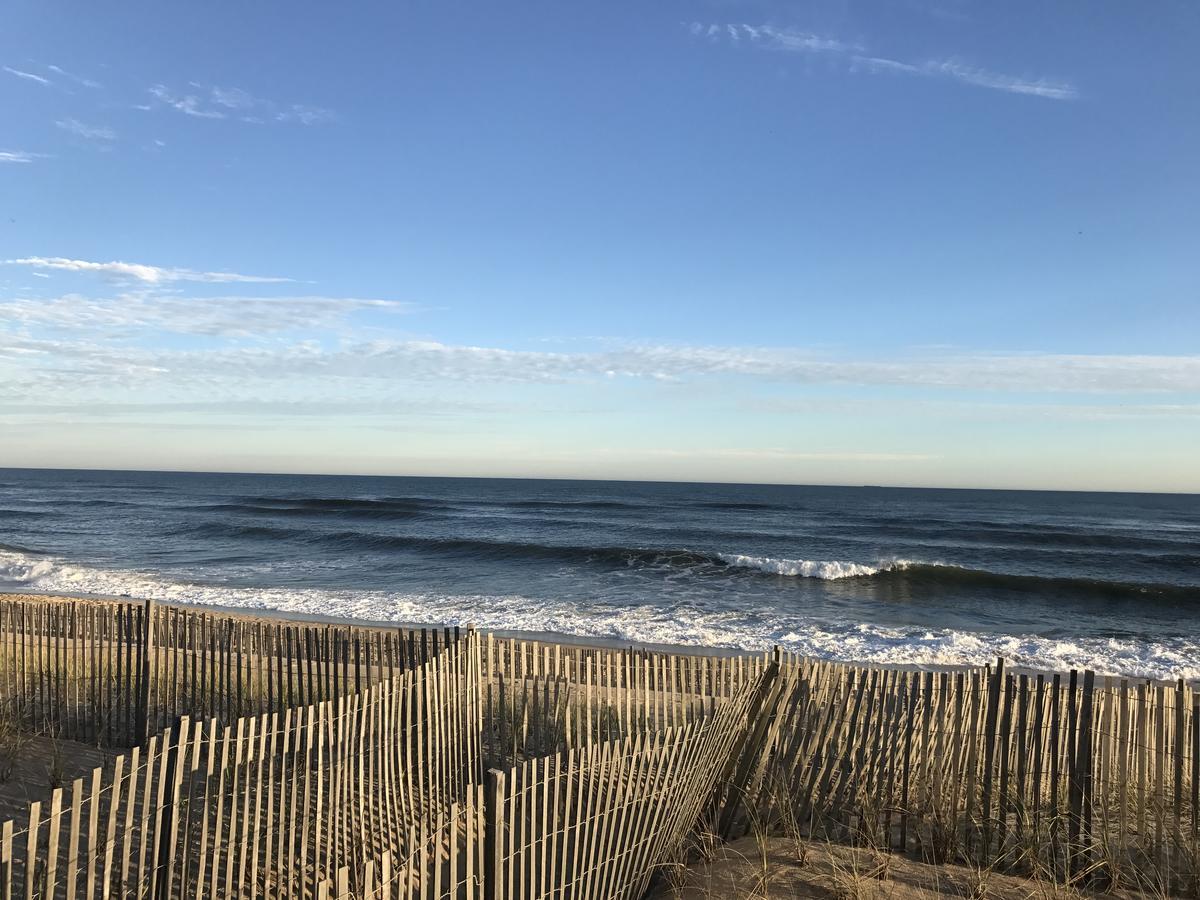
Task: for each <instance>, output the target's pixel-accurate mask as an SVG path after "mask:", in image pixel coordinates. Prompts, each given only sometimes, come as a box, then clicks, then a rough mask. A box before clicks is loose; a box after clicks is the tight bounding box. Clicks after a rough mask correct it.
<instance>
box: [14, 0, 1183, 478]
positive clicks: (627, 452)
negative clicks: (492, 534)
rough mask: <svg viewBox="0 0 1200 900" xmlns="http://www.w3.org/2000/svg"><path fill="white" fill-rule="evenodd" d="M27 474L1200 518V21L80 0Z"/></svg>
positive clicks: (49, 101)
mask: <svg viewBox="0 0 1200 900" xmlns="http://www.w3.org/2000/svg"><path fill="white" fill-rule="evenodd" d="M3 18H4V27H3V29H0V109H2V110H3V117H2V118H0V466H5V465H7V466H47V467H60V466H61V467H76V468H150V469H190V470H212V471H258V472H331V473H334V472H336V473H373V474H398V475H403V474H413V475H481V476H516V477H578V478H629V479H652V480H657V479H665V480H698V481H722V482H781V483H824V484H894V485H916V486H951V487H1012V488H1057V489H1081V490H1092V489H1094V490H1146V491H1184V492H1200V277H1198V275H1200V212H1198V211H1200V177H1198V175H1197V160H1200V105H1198V102H1197V97H1200V59H1198V58H1197V55H1196V52H1195V48H1196V46H1197V45H1200V6H1197V5H1195V4H1191V3H1184V2H1174V0H1164V2H1162V3H1159V4H1155V5H1154V6H1153V8H1152V9H1149V8H1146V7H1134V6H1131V5H1129V4H1125V3H1118V2H1105V0H1098V2H1093V3H1088V4H1082V5H1081V4H1046V3H1033V2H1029V3H1024V2H1013V3H1003V4H997V3H985V2H982V0H980V2H972V0H895V2H887V3H883V2H878V3H866V2H852V0H839V2H833V0H814V2H811V3H796V2H786V3H785V2H770V0H764V2H753V0H744V2H743V0H708V2H675V0H665V2H658V3H653V4H646V3H629V2H608V3H603V4H586V3H541V2H526V3H520V4H486V3H463V2H457V0H448V2H439V3H434V2H411V3H403V2H402V3H397V2H388V3H373V2H361V3H353V4H334V3H312V2H289V3H277V2H261V3H227V2H220V0H211V2H205V3H187V4H184V3H168V4H163V3H146V2H138V0H128V2H122V3H120V4H97V3H88V4H85V3H62V4H53V3H46V2H44V0H10V2H9V3H7V4H6V5H5V10H4V13H3Z"/></svg>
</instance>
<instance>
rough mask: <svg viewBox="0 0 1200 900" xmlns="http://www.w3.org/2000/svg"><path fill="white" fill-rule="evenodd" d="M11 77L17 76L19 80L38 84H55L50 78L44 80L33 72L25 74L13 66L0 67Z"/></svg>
mask: <svg viewBox="0 0 1200 900" xmlns="http://www.w3.org/2000/svg"><path fill="white" fill-rule="evenodd" d="M0 68H3V69H4V71H5V72H7V73H8V74H9V75H15V76H16V77H17V78H24V79H25V80H26V81H36V82H37V83H38V84H45V85H49V84H53V82H52V81H50V79H49V78H43V77H42V76H41V75H35V74H34V73H33V72H25V71H22V70H21V69H14V68H13V67H12V66H0Z"/></svg>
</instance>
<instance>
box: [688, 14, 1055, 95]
mask: <svg viewBox="0 0 1200 900" xmlns="http://www.w3.org/2000/svg"><path fill="white" fill-rule="evenodd" d="M688 30H689V31H690V32H691V33H692V34H693V35H694V36H696V37H703V38H707V39H709V40H711V41H721V40H725V41H727V42H729V43H733V44H738V43H746V44H749V45H751V46H758V47H762V48H764V49H771V50H781V51H790V52H796V53H826V54H830V55H834V56H838V57H840V58H843V59H845V60H846V62H847V63H848V64H849V65H850V67H851V70H852V71H867V72H871V73H894V74H904V75H920V76H923V77H931V78H948V79H951V80H954V81H958V82H961V83H962V84H968V85H971V86H973V87H982V88H987V89H989V90H995V91H1004V92H1006V93H1010V94H1025V95H1028V96H1032V97H1042V98H1044V99H1047V100H1075V99H1077V98H1078V97H1079V91H1078V90H1077V89H1076V88H1075V86H1074V85H1072V84H1070V83H1069V82H1066V81H1056V80H1051V79H1047V78H1036V79H1031V78H1019V77H1016V76H1012V75H1004V74H1001V73H998V72H991V71H988V70H987V69H981V68H977V67H975V66H970V65H967V64H965V63H963V62H960V61H958V60H955V59H930V60H924V61H921V62H906V61H904V60H898V59H890V58H888V57H885V56H872V55H870V54H868V53H867V52H866V51H865V49H864V48H863V47H861V46H858V45H851V44H846V43H843V42H842V41H839V40H835V39H833V38H829V37H822V36H820V35H816V34H812V33H810V32H806V31H798V30H794V29H787V28H777V27H775V26H772V25H747V24H744V23H741V24H724V25H716V24H712V25H706V24H704V23H702V22H692V23H690V25H689V26H688Z"/></svg>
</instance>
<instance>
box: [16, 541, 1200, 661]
mask: <svg viewBox="0 0 1200 900" xmlns="http://www.w3.org/2000/svg"><path fill="white" fill-rule="evenodd" d="M914 568H916V569H918V570H919V568H920V567H919V566H917V567H910V568H909V569H906V570H893V571H903V572H912V571H913V569H914ZM869 577H878V574H877V575H876V576H869ZM3 581H8V582H10V583H13V582H15V583H16V584H17V586H19V587H20V588H21V589H23V590H25V591H30V592H33V591H43V592H58V593H66V594H93V595H103V596H110V597H114V596H126V597H131V598H145V597H154V598H155V599H158V600H164V601H168V602H176V603H186V604H192V605H208V606H218V607H224V608H235V609H248V610H259V611H263V610H271V611H277V612H282V613H292V614H301V615H316V616H330V615H333V616H341V617H345V618H351V619H359V620H366V621H376V622H393V623H409V624H411V623H440V624H447V625H465V624H468V623H470V624H475V625H477V626H479V627H481V628H486V629H491V630H501V631H518V632H539V633H547V632H549V633H555V634H562V635H577V636H581V637H591V638H602V639H607V640H612V641H619V642H637V643H643V644H656V645H676V646H704V647H731V648H735V649H742V650H749V651H761V650H766V649H769V648H770V647H772V646H774V645H778V646H781V647H783V648H784V649H785V650H789V651H792V652H795V653H799V654H801V655H805V656H812V657H819V658H824V659H839V660H848V661H854V662H862V663H873V664H878V665H898V664H903V665H916V666H921V665H923V666H930V665H938V666H943V665H976V666H977V665H983V664H985V663H990V662H992V661H994V660H995V658H996V657H997V656H1003V657H1005V658H1006V659H1008V660H1009V661H1010V662H1011V663H1013V664H1014V665H1018V666H1025V667H1029V668H1034V669H1044V670H1054V671H1063V670H1065V669H1070V668H1078V669H1083V668H1091V669H1094V670H1095V671H1097V672H1098V673H1100V674H1111V675H1122V676H1127V677H1134V678H1162V679H1175V678H1187V679H1193V678H1200V643H1197V642H1196V641H1194V640H1191V639H1187V638H1182V637H1180V638H1171V639H1162V640H1141V639H1134V638H1123V637H1086V638H1083V637H1080V638H1073V639H1063V638H1055V637H1047V636H1042V635H1036V634H1018V635H1011V634H991V633H986V632H975V631H967V630H960V629H951V628H942V629H927V628H919V627H908V626H900V627H890V626H882V625H873V624H864V623H854V622H848V623H830V622H827V621H819V620H815V619H811V618H807V617H806V616H804V615H803V613H802V611H800V612H796V613H794V614H792V613H778V614H773V615H771V616H764V615H759V614H755V613H754V612H753V611H750V610H746V611H738V610H737V609H731V608H730V607H729V606H727V605H725V604H723V603H721V602H720V601H719V600H708V601H703V600H692V599H689V600H687V601H680V600H675V601H668V600H665V599H664V600H661V601H659V602H647V603H645V604H643V605H638V606H632V607H630V606H626V605H623V604H597V603H593V602H588V601H581V600H566V599H563V600H559V599H545V598H536V597H526V596H521V595H515V594H508V595H484V594H464V595H446V594H437V593H397V592H391V591H381V590H361V591H355V590H327V589H318V588H286V587H264V588H257V587H234V586H226V585H214V584H196V583H186V582H179V581H171V580H169V579H166V578H163V577H161V576H156V575H153V574H149V573H142V572H132V571H122V570H106V569H97V568H90V567H86V566H78V565H72V564H69V563H65V562H62V561H58V560H54V559H51V558H48V557H41V556H32V555H26V554H23V553H18V552H13V551H7V550H0V582H3Z"/></svg>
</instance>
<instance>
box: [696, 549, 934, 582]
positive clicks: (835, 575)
mask: <svg viewBox="0 0 1200 900" xmlns="http://www.w3.org/2000/svg"><path fill="white" fill-rule="evenodd" d="M717 558H718V559H720V560H722V561H723V562H725V563H727V564H729V565H730V566H733V567H734V568H740V569H754V570H757V571H759V572H766V573H767V574H768V575H786V576H789V577H800V578H820V579H821V580H822V581H840V580H841V579H843V578H866V577H868V576H871V575H878V574H879V573H880V572H894V571H903V570H905V569H907V568H908V567H909V566H910V565H912V563H911V562H909V561H908V560H905V559H896V560H890V561H887V562H879V563H877V564H875V565H865V564H863V563H856V562H843V561H841V560H814V559H772V558H771V557H769V556H742V555H740V554H734V553H718V554H717Z"/></svg>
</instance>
